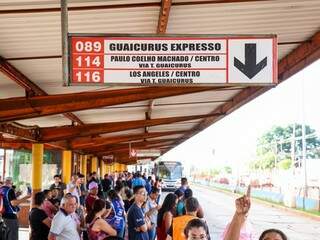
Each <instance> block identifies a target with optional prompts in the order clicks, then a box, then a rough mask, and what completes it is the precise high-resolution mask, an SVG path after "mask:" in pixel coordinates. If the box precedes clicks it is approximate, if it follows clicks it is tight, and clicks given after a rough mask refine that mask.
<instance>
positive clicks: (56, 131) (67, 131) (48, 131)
mask: <svg viewBox="0 0 320 240" xmlns="http://www.w3.org/2000/svg"><path fill="white" fill-rule="evenodd" d="M221 114H223V113H218V114H217V113H214V115H221ZM210 116H212V115H211V114H209V115H208V114H206V115H193V116H181V117H169V118H157V119H151V120H135V121H123V122H109V123H95V124H86V125H83V126H62V127H46V128H41V130H40V140H41V141H43V142H50V141H59V140H66V139H71V138H76V137H84V136H91V135H95V134H102V133H111V132H120V131H125V130H130V129H137V128H143V127H145V126H148V127H150V126H157V125H163V124H170V123H175V122H183V121H189V120H194V119H201V118H207V117H210Z"/></svg>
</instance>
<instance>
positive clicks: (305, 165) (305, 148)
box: [301, 80, 308, 209]
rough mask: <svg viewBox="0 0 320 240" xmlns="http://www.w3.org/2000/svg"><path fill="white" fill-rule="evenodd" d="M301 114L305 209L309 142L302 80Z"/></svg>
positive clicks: (304, 205)
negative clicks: (307, 139) (307, 142)
mask: <svg viewBox="0 0 320 240" xmlns="http://www.w3.org/2000/svg"><path fill="white" fill-rule="evenodd" d="M301 85H302V86H301V114H302V124H301V128H302V129H301V130H302V162H303V163H302V164H303V173H304V174H303V175H304V194H303V209H305V208H306V198H307V197H308V177H307V154H306V150H307V144H306V123H305V112H304V110H305V109H304V103H305V102H304V83H303V80H301Z"/></svg>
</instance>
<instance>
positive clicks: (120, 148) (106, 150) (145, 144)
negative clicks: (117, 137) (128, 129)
mask: <svg viewBox="0 0 320 240" xmlns="http://www.w3.org/2000/svg"><path fill="white" fill-rule="evenodd" d="M175 141H176V138H169V139H168V138H167V139H160V140H153V141H142V142H137V143H131V148H152V147H161V146H166V145H172V143H173V142H175ZM129 148H130V146H129V143H127V144H117V145H112V146H109V147H97V148H91V149H87V151H86V153H88V154H97V153H101V154H112V153H117V152H125V151H129Z"/></svg>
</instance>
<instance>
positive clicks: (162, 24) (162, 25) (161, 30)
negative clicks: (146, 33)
mask: <svg viewBox="0 0 320 240" xmlns="http://www.w3.org/2000/svg"><path fill="white" fill-rule="evenodd" d="M171 4H172V0H162V1H161V9H160V12H159V20H158V27H157V34H165V33H166V31H167V26H168V20H169V15H170V8H171Z"/></svg>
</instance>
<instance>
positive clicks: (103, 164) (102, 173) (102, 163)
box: [100, 159, 106, 178]
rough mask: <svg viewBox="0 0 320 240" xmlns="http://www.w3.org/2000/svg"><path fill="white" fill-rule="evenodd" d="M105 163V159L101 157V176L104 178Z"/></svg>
mask: <svg viewBox="0 0 320 240" xmlns="http://www.w3.org/2000/svg"><path fill="white" fill-rule="evenodd" d="M105 165H106V164H105V163H104V161H103V160H102V159H101V161H100V177H101V178H103V176H104V175H105V174H106V171H105V170H106V168H105Z"/></svg>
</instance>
